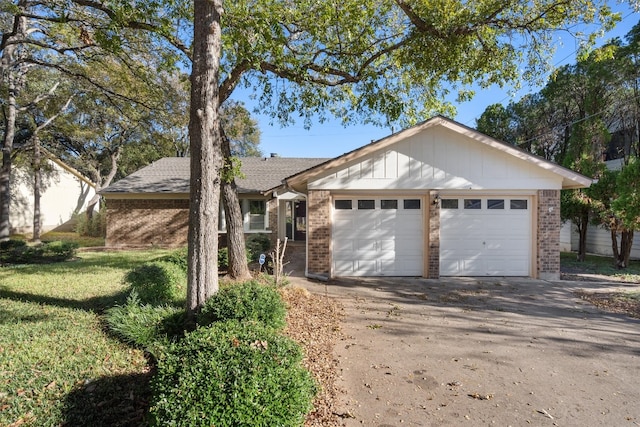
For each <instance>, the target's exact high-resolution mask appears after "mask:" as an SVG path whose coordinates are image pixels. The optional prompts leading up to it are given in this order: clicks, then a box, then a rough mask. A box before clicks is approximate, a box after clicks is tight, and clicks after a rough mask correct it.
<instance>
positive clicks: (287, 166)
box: [101, 157, 330, 194]
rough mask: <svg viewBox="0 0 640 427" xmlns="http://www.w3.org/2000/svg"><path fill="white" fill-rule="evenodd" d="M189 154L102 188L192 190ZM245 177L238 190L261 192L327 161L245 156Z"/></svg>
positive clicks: (116, 190)
mask: <svg viewBox="0 0 640 427" xmlns="http://www.w3.org/2000/svg"><path fill="white" fill-rule="evenodd" d="M189 160H190V159H189V158H188V157H165V158H162V159H160V160H157V161H155V162H153V163H152V164H150V165H148V166H145V167H144V168H142V169H140V170H138V171H136V172H134V173H132V174H131V175H129V176H127V177H125V178H123V179H121V180H119V181H117V182H115V183H114V184H112V185H110V186H109V187H107V188H105V189H104V190H102V191H101V193H104V194H118V193H127V194H136V193H166V194H173V193H189V178H190V175H191V174H190V171H189ZM240 160H241V161H242V166H241V168H240V170H241V171H242V173H243V174H244V175H245V177H244V178H236V184H237V185H238V192H240V193H262V192H265V191H267V190H271V189H273V188H275V187H277V186H279V185H280V184H282V181H283V180H284V179H285V178H287V177H289V176H291V175H295V174H297V173H299V172H302V171H305V170H307V169H309V168H312V167H314V166H317V165H319V164H321V163H324V162H326V161H328V160H330V159H324V158H293V157H266V158H265V157H244V158H241V159H240Z"/></svg>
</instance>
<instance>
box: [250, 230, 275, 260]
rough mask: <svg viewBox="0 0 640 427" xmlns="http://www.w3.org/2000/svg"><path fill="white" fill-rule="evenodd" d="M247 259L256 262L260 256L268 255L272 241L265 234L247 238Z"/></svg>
mask: <svg viewBox="0 0 640 427" xmlns="http://www.w3.org/2000/svg"><path fill="white" fill-rule="evenodd" d="M246 246H247V253H248V255H247V257H248V258H249V260H251V261H256V260H257V259H258V257H259V256H260V254H266V253H267V251H268V250H269V248H270V247H271V239H269V236H267V235H266V234H263V233H259V234H252V235H250V236H249V237H247V242H246Z"/></svg>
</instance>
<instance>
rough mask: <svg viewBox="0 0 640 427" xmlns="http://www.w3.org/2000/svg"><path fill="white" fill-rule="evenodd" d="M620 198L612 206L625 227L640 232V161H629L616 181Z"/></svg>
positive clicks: (635, 158) (633, 158)
mask: <svg viewBox="0 0 640 427" xmlns="http://www.w3.org/2000/svg"><path fill="white" fill-rule="evenodd" d="M616 184H617V188H618V197H617V198H616V199H615V200H613V202H612V205H613V208H614V210H615V211H616V213H617V215H618V216H619V217H620V218H621V220H622V222H623V223H624V225H625V226H626V227H627V228H628V229H630V230H640V160H639V159H638V158H637V157H632V158H630V159H629V162H628V164H626V165H625V166H624V167H623V168H622V170H621V171H620V173H619V174H618V177H617V180H616Z"/></svg>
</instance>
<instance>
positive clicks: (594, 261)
mask: <svg viewBox="0 0 640 427" xmlns="http://www.w3.org/2000/svg"><path fill="white" fill-rule="evenodd" d="M560 264H561V265H562V269H563V271H564V270H567V271H571V272H579V273H583V274H598V275H602V276H610V277H613V278H616V279H618V280H623V281H625V282H636V283H638V282H640V261H639V260H632V261H631V262H630V263H629V266H628V267H627V268H625V269H618V268H617V267H616V265H615V262H614V260H613V258H612V257H605V256H598V255H587V257H586V259H585V260H584V261H582V262H580V261H578V260H577V257H576V254H575V253H573V252H563V253H561V254H560Z"/></svg>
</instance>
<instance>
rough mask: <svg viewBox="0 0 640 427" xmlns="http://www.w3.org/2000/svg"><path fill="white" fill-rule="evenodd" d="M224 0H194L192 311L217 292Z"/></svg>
mask: <svg viewBox="0 0 640 427" xmlns="http://www.w3.org/2000/svg"><path fill="white" fill-rule="evenodd" d="M221 13H222V0H195V1H194V25H193V32H194V35H193V65H192V72H191V113H190V117H189V139H190V150H191V186H190V187H191V189H190V191H191V192H190V202H189V248H188V258H189V278H188V284H187V313H188V315H189V317H190V318H193V316H194V315H195V313H196V311H197V310H198V309H199V308H201V307H202V305H203V304H204V303H205V301H206V300H207V299H208V298H209V297H210V296H212V295H213V294H214V293H216V292H217V291H218V263H217V250H218V208H219V204H220V172H221V168H222V151H221V142H220V117H219V106H220V105H219V99H218V79H219V75H218V73H219V66H220V56H221V53H222V52H221V49H222V46H221V27H220V14H221Z"/></svg>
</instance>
